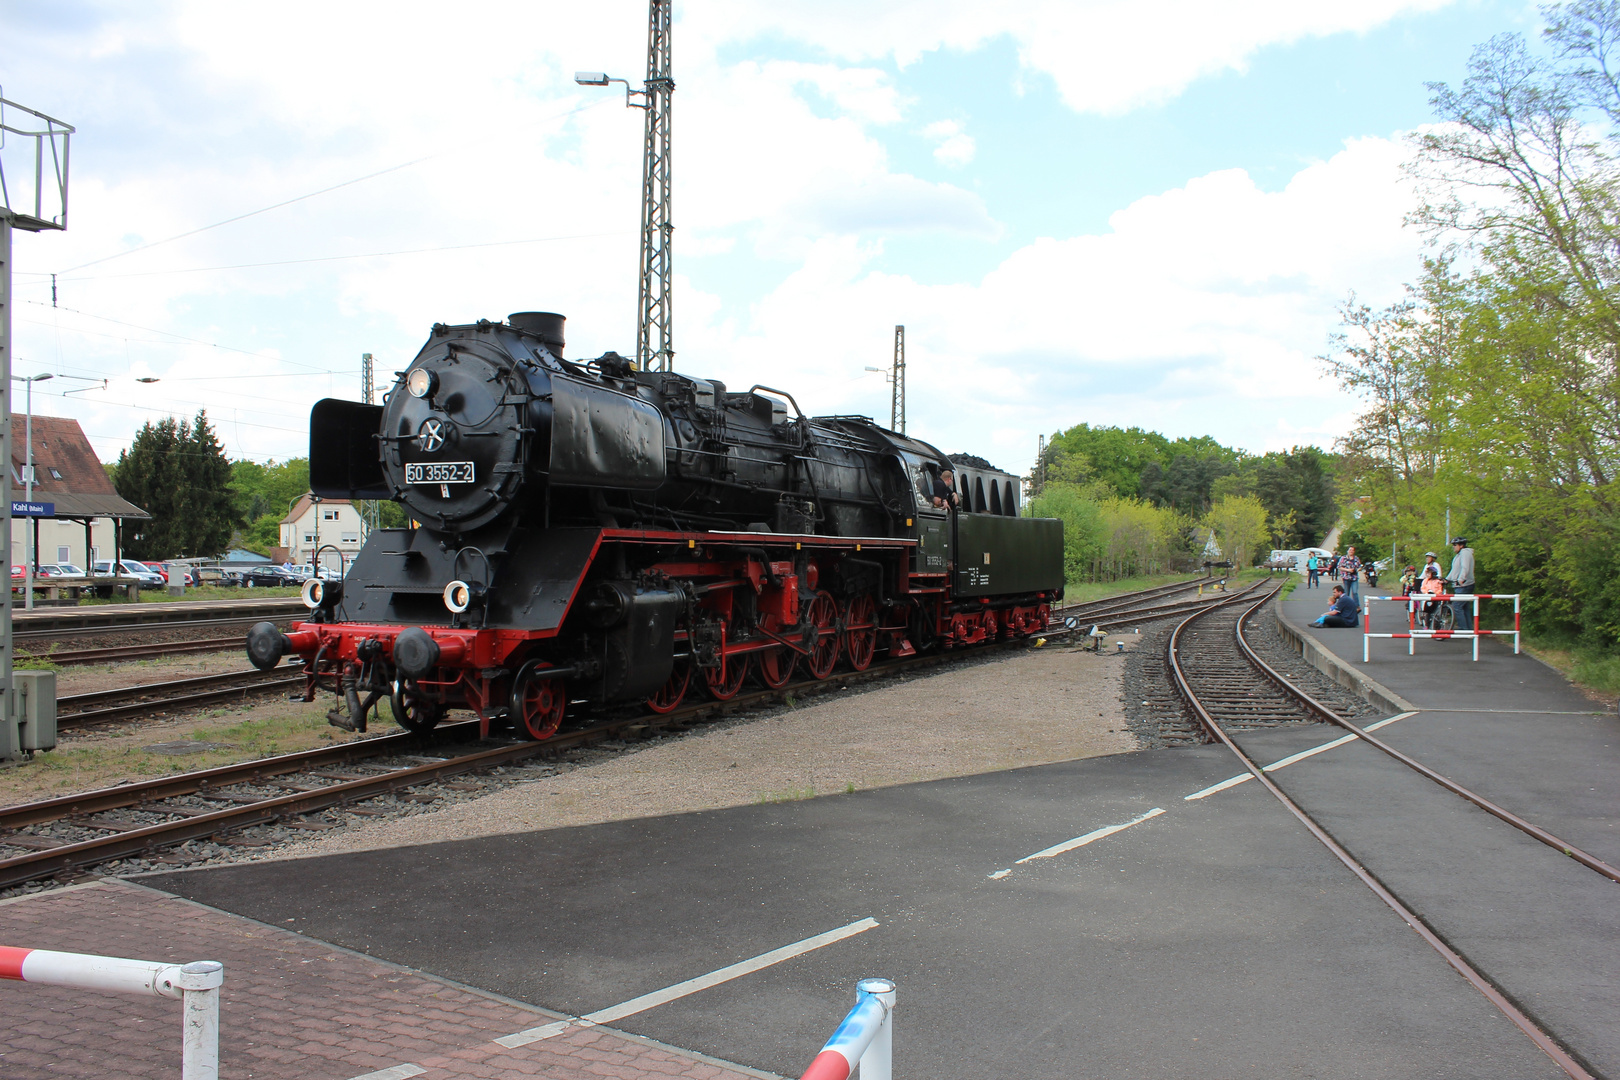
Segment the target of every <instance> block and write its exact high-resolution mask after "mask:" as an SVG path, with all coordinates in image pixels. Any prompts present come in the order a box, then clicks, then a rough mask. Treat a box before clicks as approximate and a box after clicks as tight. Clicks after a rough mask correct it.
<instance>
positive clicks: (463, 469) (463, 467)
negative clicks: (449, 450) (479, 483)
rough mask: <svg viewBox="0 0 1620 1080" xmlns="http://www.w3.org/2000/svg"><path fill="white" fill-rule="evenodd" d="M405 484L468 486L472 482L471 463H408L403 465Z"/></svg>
mask: <svg viewBox="0 0 1620 1080" xmlns="http://www.w3.org/2000/svg"><path fill="white" fill-rule="evenodd" d="M405 482H406V483H407V484H470V483H472V482H473V463H472V462H470V461H408V462H406V463H405Z"/></svg>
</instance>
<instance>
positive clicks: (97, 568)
mask: <svg viewBox="0 0 1620 1080" xmlns="http://www.w3.org/2000/svg"><path fill="white" fill-rule="evenodd" d="M91 573H92V574H94V575H95V576H96V577H103V576H109V575H110V576H123V577H132V578H134V579H135V580H137V581H139V582H140V583H141V588H143V589H157V588H161V587H162V585H163V575H161V574H159V573H157V572H156V571H154V570H153V569H152V568H151V567H149V566H147V565H146V564H144V563H138V562H136V561H135V560H134V559H122V560H120V561H119V563H118V569H117V570H114V569H113V564H112V561H111V560H110V559H103V560H101V561H100V562H98V563H95V564H94V565H92V567H91Z"/></svg>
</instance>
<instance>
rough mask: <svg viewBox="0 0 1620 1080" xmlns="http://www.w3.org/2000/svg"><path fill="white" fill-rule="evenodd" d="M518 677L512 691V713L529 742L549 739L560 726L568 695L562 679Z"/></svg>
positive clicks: (519, 675)
mask: <svg viewBox="0 0 1620 1080" xmlns="http://www.w3.org/2000/svg"><path fill="white" fill-rule="evenodd" d="M527 675H528V673H527V672H519V673H518V681H517V685H516V686H515V687H514V688H513V691H512V712H513V714H514V715H515V716H516V717H517V719H518V722H519V723H520V724H521V725H522V730H523V731H524V732H525V733H526V734H527V735H528V736H529V738H531V739H536V740H539V739H549V738H551V737H552V736H553V735H555V734H556V733H557V729H558V728H559V727H561V726H562V721H563V712H564V710H566V709H567V708H568V694H567V692H566V690H565V689H564V687H563V681H562V680H561V679H532V678H528V677H527Z"/></svg>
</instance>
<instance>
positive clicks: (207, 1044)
mask: <svg viewBox="0 0 1620 1080" xmlns="http://www.w3.org/2000/svg"><path fill="white" fill-rule="evenodd" d="M0 979H14V980H16V981H18V982H27V983H43V984H45V985H47V986H66V987H71V988H72V989H74V990H102V991H109V992H111V993H115V994H140V995H143V996H144V995H152V996H154V997H164V998H178V999H180V1008H181V1021H180V1022H181V1031H182V1038H181V1047H182V1049H181V1056H180V1080H219V988H220V987H221V986H222V985H224V983H225V966H224V965H223V964H221V963H219V962H218V961H215V960H199V961H196V962H194V963H190V964H164V963H159V962H158V961H155V960H126V959H124V958H122V957H118V956H90V955H88V954H86V953H69V952H52V951H51V950H49V949H18V948H13V947H11V946H6V945H0Z"/></svg>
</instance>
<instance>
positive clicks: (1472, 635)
mask: <svg viewBox="0 0 1620 1080" xmlns="http://www.w3.org/2000/svg"><path fill="white" fill-rule="evenodd" d="M1519 595H1520V594H1519V593H1443V594H1440V595H1437V596H1436V595H1431V594H1429V593H1413V594H1411V595H1410V596H1369V597H1367V600H1366V609H1365V611H1364V612H1363V614H1362V617H1361V662H1362V663H1364V664H1365V663H1366V662H1367V661H1368V660H1369V659H1371V656H1372V639H1373V638H1405V639H1406V654H1407V655H1408V656H1411V655H1413V654H1414V653H1416V652H1417V644H1416V643H1417V639H1418V638H1436V639H1438V640H1445V639H1446V638H1463V639H1465V640H1467V639H1472V640H1473V642H1474V659H1475V661H1478V660H1479V639H1480V638H1482V637H1509V636H1511V637H1512V638H1513V655H1515V656H1517V655H1519V617H1520V614H1521V612H1520V610H1519ZM1374 600H1386V601H1389V602H1391V603H1395V604H1401V605H1404V606H1405V608H1406V632H1405V633H1400V634H1375V633H1373V632H1372V606H1373V601H1374ZM1453 600H1464V601H1467V600H1472V601H1473V602H1474V626H1473V629H1471V630H1470V629H1467V628H1463V629H1459V630H1428V629H1425V628H1424V627H1422V626H1420V625H1418V612H1419V605H1422V604H1427V603H1431V602H1444V603H1450V602H1451V601H1453ZM1481 600H1511V601H1513V629H1511V630H1481V629H1480V628H1479V602H1480V601H1481Z"/></svg>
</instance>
